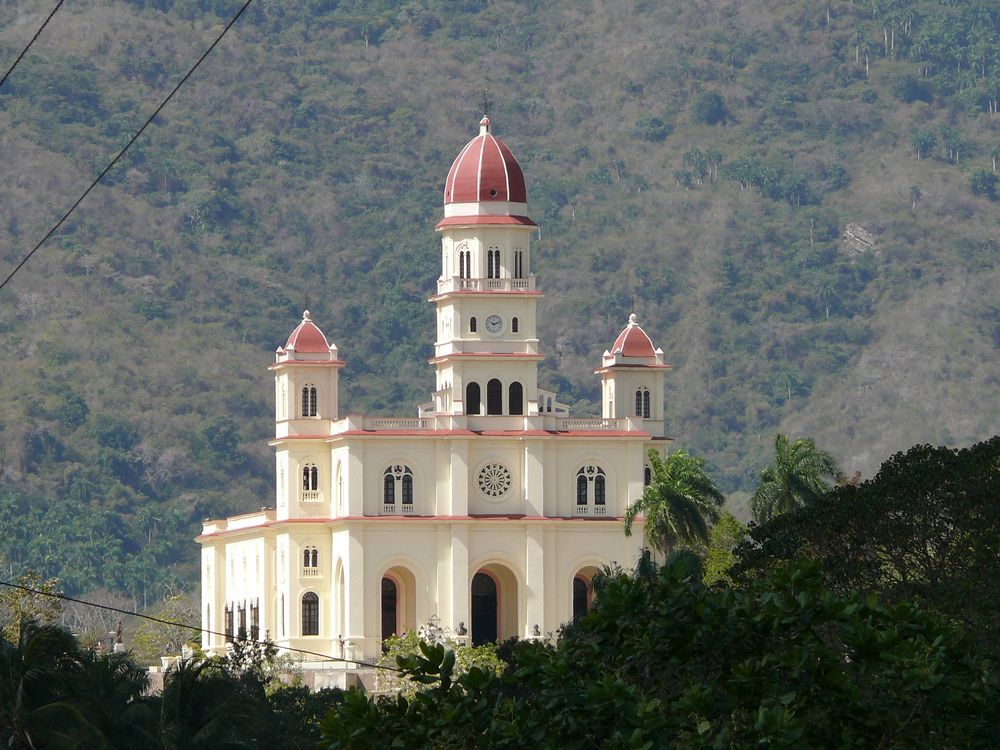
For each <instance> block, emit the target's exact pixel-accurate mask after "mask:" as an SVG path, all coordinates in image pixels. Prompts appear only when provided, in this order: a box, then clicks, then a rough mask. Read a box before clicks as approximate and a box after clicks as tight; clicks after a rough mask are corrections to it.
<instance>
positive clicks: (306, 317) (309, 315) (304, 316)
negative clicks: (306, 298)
mask: <svg viewBox="0 0 1000 750" xmlns="http://www.w3.org/2000/svg"><path fill="white" fill-rule="evenodd" d="M311 320H312V313H311V312H309V311H308V310H305V311H303V313H302V322H303V323H308V322H310V321H311Z"/></svg>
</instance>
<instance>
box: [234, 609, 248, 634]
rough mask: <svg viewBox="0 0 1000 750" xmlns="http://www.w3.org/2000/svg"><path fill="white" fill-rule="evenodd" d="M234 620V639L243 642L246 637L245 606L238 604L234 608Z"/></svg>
mask: <svg viewBox="0 0 1000 750" xmlns="http://www.w3.org/2000/svg"><path fill="white" fill-rule="evenodd" d="M236 618H237V623H238V625H237V628H236V637H237V638H238V639H239V640H241V641H245V640H246V637H247V608H246V605H245V604H238V605H237V606H236Z"/></svg>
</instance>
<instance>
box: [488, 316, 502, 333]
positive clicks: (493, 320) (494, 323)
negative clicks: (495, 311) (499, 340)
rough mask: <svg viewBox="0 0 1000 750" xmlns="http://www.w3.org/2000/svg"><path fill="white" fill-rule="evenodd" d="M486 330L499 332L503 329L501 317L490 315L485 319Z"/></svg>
mask: <svg viewBox="0 0 1000 750" xmlns="http://www.w3.org/2000/svg"><path fill="white" fill-rule="evenodd" d="M486 330H487V331H488V332H490V333H500V331H502V330H503V319H502V318H501V317H500V316H499V315H491V316H490V317H488V318H487V319H486Z"/></svg>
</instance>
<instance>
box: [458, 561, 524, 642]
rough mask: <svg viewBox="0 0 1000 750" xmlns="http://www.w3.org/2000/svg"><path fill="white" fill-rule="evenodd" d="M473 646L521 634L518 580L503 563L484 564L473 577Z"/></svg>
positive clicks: (471, 598) (471, 601) (471, 602)
mask: <svg viewBox="0 0 1000 750" xmlns="http://www.w3.org/2000/svg"><path fill="white" fill-rule="evenodd" d="M470 594H471V596H470V598H469V603H470V605H471V608H472V627H471V635H472V645H473V646H479V645H481V644H483V643H491V642H496V641H502V640H505V639H507V638H511V637H513V636H516V635H518V597H517V578H516V577H515V576H514V574H513V573H512V572H511V570H510V568H508V567H506V566H504V565H501V564H499V563H490V564H489V565H484V566H482V567H481V568H479V570H477V571H476V573H475V575H473V576H472V582H471V591H470Z"/></svg>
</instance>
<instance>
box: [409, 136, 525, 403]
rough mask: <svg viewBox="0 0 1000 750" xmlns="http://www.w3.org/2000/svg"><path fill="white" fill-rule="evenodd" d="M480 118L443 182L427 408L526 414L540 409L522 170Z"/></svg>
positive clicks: (432, 299) (502, 143) (504, 145)
mask: <svg viewBox="0 0 1000 750" xmlns="http://www.w3.org/2000/svg"><path fill="white" fill-rule="evenodd" d="M490 127H491V126H490V120H489V118H488V117H484V118H483V119H482V120H481V121H480V123H479V135H478V136H476V137H475V138H473V139H472V140H471V141H469V142H468V143H467V144H466V146H465V148H463V149H462V150H461V152H459V154H458V156H457V157H456V159H455V162H454V163H453V164H452V165H451V169H450V170H449V172H448V179H447V180H446V181H445V189H444V218H443V219H442V220H441V221H440V222H439V223H438V225H437V229H438V231H439V232H441V276H440V277H439V279H438V282H437V294H436V295H434V296H433V297H432V298H431V301H432V302H434V303H436V305H437V335H436V340H435V344H434V358H433V359H432V360H431V363H432V364H433V365H435V366H436V368H437V374H436V388H435V394H434V401H433V403H432V404H430V405H428V406H429V407H430V408H429V409H428V411H430V412H433V413H436V414H439V415H454V416H460V415H464V416H469V417H479V416H496V417H499V416H518V417H519V416H522V415H533V414H537V413H538V412H539V411H540V408H539V397H538V377H537V370H538V361H539V360H540V359H542V356H541V355H540V354H539V352H538V337H537V335H536V333H535V306H536V302H537V300H538V298H539V297H540V296H541V293H540V292H538V291H536V289H535V277H534V275H533V274H532V273H531V243H530V239H531V233H532V231H534V229H535V227H536V224H535V222H533V221H532V220H531V219H529V218H528V216H527V211H528V205H527V191H526V190H525V186H524V174H523V173H522V172H521V167H520V166H519V165H518V163H517V160H516V159H515V158H514V155H513V154H512V153H511V152H510V149H509V148H507V146H506V144H505V143H504V142H503V141H501V140H500V139H499V138H497V137H495V136H494V135H493V134H492V132H491V130H490Z"/></svg>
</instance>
